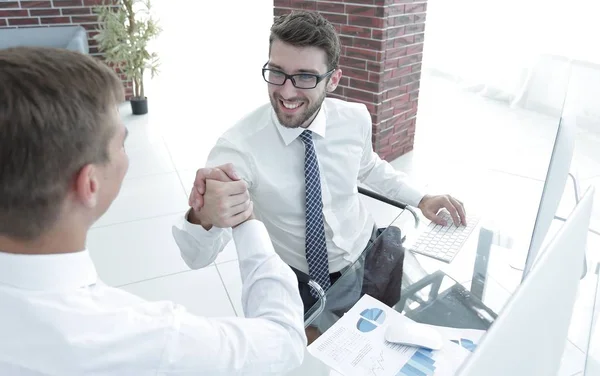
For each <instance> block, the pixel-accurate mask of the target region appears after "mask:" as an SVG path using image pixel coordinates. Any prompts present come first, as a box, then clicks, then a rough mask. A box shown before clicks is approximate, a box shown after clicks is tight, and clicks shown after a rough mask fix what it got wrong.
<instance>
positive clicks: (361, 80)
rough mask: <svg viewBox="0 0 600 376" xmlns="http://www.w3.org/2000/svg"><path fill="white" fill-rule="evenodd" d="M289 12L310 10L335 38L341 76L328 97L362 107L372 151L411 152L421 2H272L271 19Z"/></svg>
mask: <svg viewBox="0 0 600 376" xmlns="http://www.w3.org/2000/svg"><path fill="white" fill-rule="evenodd" d="M292 9H306V10H316V11H318V12H319V13H321V14H322V15H323V16H324V17H325V18H327V19H328V20H329V21H331V22H332V23H333V24H334V25H335V27H336V29H337V30H338V32H339V33H340V39H341V42H342V57H341V59H340V65H341V69H342V71H343V76H344V77H343V78H342V80H341V84H340V86H339V87H338V89H337V90H336V91H335V92H334V93H333V94H331V95H330V96H331V97H336V98H340V99H344V100H348V101H354V102H362V103H365V104H366V105H367V107H368V108H369V112H370V113H371V118H372V123H373V148H374V149H375V151H376V152H377V153H378V154H379V155H380V156H381V157H382V158H383V159H386V160H393V159H395V158H397V157H399V156H400V155H402V154H404V153H407V152H409V151H411V150H412V149H413V143H414V136H415V127H416V117H417V107H418V99H419V81H420V79H421V61H422V57H423V42H424V31H425V15H426V11H427V0H274V14H275V16H279V15H282V14H286V13H289V12H291V11H292Z"/></svg>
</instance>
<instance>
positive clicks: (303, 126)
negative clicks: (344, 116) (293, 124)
mask: <svg viewBox="0 0 600 376" xmlns="http://www.w3.org/2000/svg"><path fill="white" fill-rule="evenodd" d="M322 107H323V104H321V106H320V107H319V109H318V110H317V112H315V113H314V114H313V116H311V117H310V119H308V120H307V121H306V122H305V123H304V124H302V125H301V126H300V128H304V129H308V127H310V125H311V124H312V123H313V121H315V119H316V118H317V116H318V115H319V112H321V108H322Z"/></svg>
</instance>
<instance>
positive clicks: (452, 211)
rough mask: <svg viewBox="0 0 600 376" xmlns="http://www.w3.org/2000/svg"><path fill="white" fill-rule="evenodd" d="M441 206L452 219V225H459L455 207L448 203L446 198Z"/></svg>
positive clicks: (450, 202) (448, 200)
mask: <svg viewBox="0 0 600 376" xmlns="http://www.w3.org/2000/svg"><path fill="white" fill-rule="evenodd" d="M443 205H444V207H445V208H446V209H447V210H448V212H449V213H450V216H451V217H452V221H453V222H454V225H455V226H459V225H460V223H461V221H460V217H459V215H458V210H457V209H456V207H454V204H453V203H452V201H450V199H449V198H446V199H444V201H443Z"/></svg>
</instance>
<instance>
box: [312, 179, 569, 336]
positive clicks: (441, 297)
mask: <svg viewBox="0 0 600 376" xmlns="http://www.w3.org/2000/svg"><path fill="white" fill-rule="evenodd" d="M502 179H504V180H503V181H504V182H505V183H506V177H502ZM481 181H485V182H486V183H489V184H490V185H491V186H492V187H490V188H486V189H484V188H482V187H481V185H480V186H473V187H472V188H473V190H479V191H480V192H487V193H489V194H490V195H492V197H495V200H493V202H491V205H485V204H486V203H490V201H491V200H489V196H482V197H481V200H480V201H479V202H477V201H476V200H475V199H473V198H475V196H474V195H468V194H462V195H458V197H461V198H462V197H470V198H471V200H469V202H468V203H467V210H471V211H475V212H477V213H478V214H481V221H480V226H478V227H476V228H475V230H474V232H473V233H472V234H471V236H470V237H469V239H468V241H467V243H466V244H465V245H464V246H463V248H462V249H461V250H460V251H459V253H458V254H457V256H456V258H455V259H454V260H453V262H452V263H450V264H447V263H444V262H440V261H437V260H434V259H431V258H429V257H427V256H422V255H418V254H413V253H412V252H410V251H406V252H405V255H404V262H403V270H402V290H401V294H399V296H398V297H397V301H396V302H393V303H392V304H390V305H391V306H393V307H394V308H395V309H396V310H397V311H399V312H402V313H403V314H405V315H406V316H408V317H410V318H411V319H413V320H415V321H417V322H422V323H428V324H433V325H441V326H449V327H456V328H471V329H482V330H486V329H488V328H489V326H490V325H491V324H492V323H493V321H494V319H495V318H496V317H497V315H498V313H500V312H501V310H502V307H503V306H504V304H506V302H507V301H508V299H509V298H510V296H511V294H512V292H514V291H515V290H516V288H517V287H518V285H519V284H520V281H521V277H522V272H521V271H519V270H516V269H514V268H512V267H511V264H514V261H515V259H516V257H515V256H516V255H519V254H524V253H526V252H527V248H528V245H529V244H528V241H529V239H530V237H531V231H532V229H533V225H534V221H535V216H536V211H537V204H538V203H539V197H540V196H539V195H540V193H541V189H542V188H543V182H535V181H525V184H526V185H528V187H525V186H523V185H517V184H516V182H512V181H511V182H510V183H509V184H498V183H497V181H495V180H494V179H491V178H489V177H486V178H485V179H481ZM493 187H496V188H497V193H498V194H497V195H494V193H490V192H493V191H492V190H491V189H492V188H493ZM516 214H518V216H517V217H516V218H515V215H516ZM377 219H378V218H376V220H377ZM377 222H378V226H379V227H382V228H383V227H387V228H388V229H387V230H385V231H384V232H383V233H382V234H381V235H379V238H382V237H385V236H386V234H389V233H390V231H392V230H390V227H389V226H394V227H398V228H401V229H402V234H403V235H404V236H406V238H407V239H410V238H411V237H414V236H416V233H415V231H413V227H414V225H413V223H414V221H413V219H412V215H411V214H410V213H408V212H406V211H398V212H397V213H395V214H394V215H393V216H388V218H386V219H385V222H383V220H381V219H380V220H379V221H377ZM421 222H422V225H427V220H422V221H421ZM557 225H558V226H560V223H557ZM482 229H484V230H482ZM486 230H489V231H490V232H491V234H492V239H491V244H487V246H484V247H482V246H481V244H480V243H482V242H480V238H479V234H480V232H482V233H485V231H486ZM551 231H552V230H551ZM509 237H510V240H507V239H508V238H509ZM488 240H490V239H488ZM483 243H485V242H483ZM374 245H376V243H375V244H374ZM374 250H375V248H374V246H371V247H367V248H366V249H365V251H364V253H363V255H362V257H360V258H359V259H358V260H357V264H356V265H355V269H360V268H361V267H365V265H364V264H366V262H365V260H368V256H369V255H370V254H371V253H372V252H374ZM361 263H362V264H363V265H360V264H361ZM350 270H352V269H350ZM365 270H366V273H367V275H368V273H369V267H368V266H366V268H365ZM351 278H353V276H352V274H351V273H348V271H346V272H344V273H343V275H342V277H340V279H339V280H338V281H336V283H335V284H333V285H332V286H331V288H330V289H329V290H328V291H327V293H326V294H325V295H326V300H325V303H324V307H323V305H322V304H320V302H317V303H316V304H315V305H314V306H313V307H311V308H310V309H309V310H308V312H307V313H306V315H305V324H306V326H314V327H317V328H318V329H319V331H321V332H323V331H325V330H327V329H328V328H329V327H331V325H333V323H335V321H336V320H337V319H339V317H341V315H343V313H344V312H343V310H339V309H336V310H331V309H328V307H331V306H335V305H336V304H335V303H336V299H337V297H339V296H341V295H343V296H347V295H348V294H352V295H355V296H357V297H360V294H361V292H362V291H358V289H361V287H355V290H354V291H349V290H348V286H352V283H345V282H348V280H350V279H351ZM361 290H362V289H361ZM337 308H339V307H337ZM349 308H350V307H348V309H349ZM321 310H322V311H321Z"/></svg>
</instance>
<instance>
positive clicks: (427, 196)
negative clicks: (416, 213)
mask: <svg viewBox="0 0 600 376" xmlns="http://www.w3.org/2000/svg"><path fill="white" fill-rule="evenodd" d="M430 197H431V195H425V196H423V198H421V201H419V205H417V208H419V209H420V210H421V211H422V210H423V205H425V203H426V202H427V200H428V199H429V198H430Z"/></svg>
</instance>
